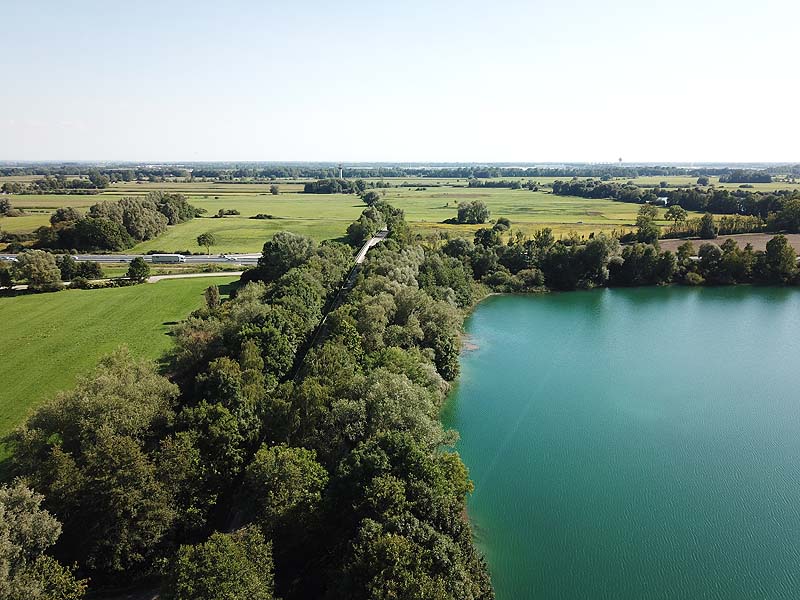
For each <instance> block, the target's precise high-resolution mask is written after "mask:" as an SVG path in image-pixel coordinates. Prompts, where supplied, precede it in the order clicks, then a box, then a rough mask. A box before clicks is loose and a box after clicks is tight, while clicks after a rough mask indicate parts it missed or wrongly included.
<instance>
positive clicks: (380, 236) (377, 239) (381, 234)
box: [356, 229, 389, 265]
mask: <svg viewBox="0 0 800 600" xmlns="http://www.w3.org/2000/svg"><path fill="white" fill-rule="evenodd" d="M388 235H389V230H388V229H381V230H380V231H378V232H377V233H376V234H375V235H374V236H372V239H370V240H369V241H367V243H366V244H364V245H363V246H362V247H361V250H359V251H358V254H356V264H357V265H360V264H361V263H363V262H364V259H365V258H367V252H369V249H370V248H372V247H373V246H375V245H377V244H380V243H381V242H382V241H383V240H385V239H386V236H388Z"/></svg>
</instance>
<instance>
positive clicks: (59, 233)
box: [35, 192, 204, 251]
mask: <svg viewBox="0 0 800 600" xmlns="http://www.w3.org/2000/svg"><path fill="white" fill-rule="evenodd" d="M202 212H204V210H203V209H198V208H196V207H194V206H192V205H191V204H189V202H188V201H187V200H186V197H185V196H183V195H182V194H174V193H166V192H151V193H150V194H148V195H147V196H144V197H126V198H121V199H120V200H113V201H112V200H108V201H104V202H98V203H97V204H94V205H92V206H91V207H89V211H88V213H87V214H83V213H81V212H80V211H79V210H77V209H75V208H72V207H64V208H59V209H57V210H56V211H55V212H54V213H53V214H52V215H51V217H50V226H49V227H47V226H44V227H40V228H38V229H37V230H36V231H35V237H36V247H38V248H47V249H51V250H53V249H58V250H69V249H75V250H84V251H93V250H124V249H126V248H130V247H132V246H134V245H135V244H136V243H138V242H140V241H143V240H150V239H153V238H155V237H157V236H159V235H160V234H162V233H163V232H164V231H166V229H167V226H168V225H177V224H178V223H183V222H185V221H188V220H190V219H193V218H194V217H196V216H197V215H199V214H201V213H202Z"/></svg>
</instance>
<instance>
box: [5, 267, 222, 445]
mask: <svg viewBox="0 0 800 600" xmlns="http://www.w3.org/2000/svg"><path fill="white" fill-rule="evenodd" d="M236 279H237V278H235V277H231V278H228V277H213V278H211V277H199V278H194V279H174V280H167V281H160V282H158V283H154V284H143V285H137V286H132V287H126V288H109V289H101V290H67V291H63V292H56V293H51V294H36V295H24V296H14V297H0V323H2V326H1V327H0V346H2V348H3V349H4V352H3V358H2V360H0V381H2V386H0V435H3V434H6V433H8V432H9V431H10V430H11V429H12V428H13V427H15V426H16V425H18V424H19V423H21V422H22V421H23V420H24V419H25V417H26V415H27V414H28V412H29V411H30V410H31V409H32V408H34V407H36V406H38V405H39V404H41V403H42V402H44V401H46V400H48V399H49V398H52V397H53V396H54V395H55V394H56V392H58V391H59V390H67V389H70V388H71V387H73V386H74V385H75V380H76V377H77V376H78V375H79V374H83V373H87V372H88V371H90V370H91V369H92V368H93V367H94V366H95V365H96V364H97V361H98V360H99V359H100V357H101V356H103V355H105V354H108V353H109V352H111V351H113V350H114V349H115V348H117V347H119V346H120V345H123V344H125V345H127V346H128V347H129V348H130V349H131V352H132V353H133V354H134V355H135V356H139V357H145V358H151V359H157V358H159V357H160V356H162V355H163V354H164V352H165V351H166V350H167V349H169V347H170V345H171V338H170V336H169V331H170V328H171V325H170V324H171V323H175V322H177V321H180V320H182V319H185V318H186V317H187V316H188V315H189V313H190V312H191V311H193V310H195V309H196V308H198V307H200V306H201V305H202V303H203V291H204V290H205V289H206V288H207V287H208V286H210V285H218V286H220V288H221V291H222V292H223V293H224V292H226V288H225V287H224V286H227V285H229V284H230V283H231V282H233V281H235V280H236ZM0 454H2V452H1V451H0Z"/></svg>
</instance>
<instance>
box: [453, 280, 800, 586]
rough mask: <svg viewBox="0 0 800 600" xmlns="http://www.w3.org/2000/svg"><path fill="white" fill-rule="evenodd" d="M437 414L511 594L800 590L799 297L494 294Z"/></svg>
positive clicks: (500, 582)
mask: <svg viewBox="0 0 800 600" xmlns="http://www.w3.org/2000/svg"><path fill="white" fill-rule="evenodd" d="M466 329H467V332H468V334H469V335H470V336H471V338H472V341H473V342H474V343H475V344H476V345H477V346H478V348H477V349H475V350H468V351H465V352H464V353H463V354H462V376H461V378H460V382H459V386H458V388H457V389H456V390H455V391H454V393H453V395H452V397H451V399H450V402H449V403H448V406H447V408H446V410H445V415H444V418H445V422H446V424H447V425H448V426H451V427H454V428H456V429H458V430H459V431H460V433H461V441H460V442H459V445H458V450H459V452H460V453H461V455H462V457H463V459H464V462H465V463H466V464H467V466H468V467H469V469H470V473H471V476H472V479H473V481H474V482H475V493H474V494H473V495H472V497H471V498H470V501H469V514H470V518H471V520H472V522H473V524H474V527H475V532H476V537H477V540H478V544H479V546H480V547H481V549H482V550H483V552H484V554H485V555H486V558H487V560H488V563H489V567H490V570H491V573H492V579H493V582H494V584H495V588H496V591H497V596H498V598H499V599H500V600H511V599H518V598H544V599H555V598H558V599H581V600H583V599H587V600H589V599H601V598H602V599H606V598H607V599H615V600H616V599H637V600H642V599H649V598H664V599H677V598H681V599H682V598H686V599H690V598H691V599H711V598H714V599H716V598H719V599H725V600H736V599H747V600H755V599H775V598H792V599H795V598H800V393H798V386H799V385H800V368H799V367H800V291H796V290H795V291H793V290H782V289H771V288H770V289H762V288H750V287H745V288H720V289H686V288H675V289H657V288H648V289H635V290H596V291H591V292H573V293H568V294H550V295H546V296H539V297H521V296H505V297H494V298H490V299H488V300H487V301H486V302H484V303H483V304H482V305H481V306H480V307H479V308H478V309H477V310H476V311H475V313H474V314H473V315H472V317H470V319H469V320H468V322H467V325H466Z"/></svg>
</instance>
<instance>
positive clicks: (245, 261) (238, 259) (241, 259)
mask: <svg viewBox="0 0 800 600" xmlns="http://www.w3.org/2000/svg"><path fill="white" fill-rule="evenodd" d="M137 257H141V258H143V259H144V261H145V262H149V263H151V262H153V256H152V255H151V254H73V255H72V258H74V259H75V260H77V261H79V262H86V261H94V262H99V263H120V262H124V263H129V262H131V261H132V260H133V259H134V258H137ZM260 257H261V254H260V253H259V254H195V255H192V256H185V257H184V259H185V260H184V262H182V263H161V264H190V265H197V264H208V263H223V264H226V265H254V264H256V263H257V262H258V259H259V258H260ZM16 258H17V255H16V254H0V260H16Z"/></svg>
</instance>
